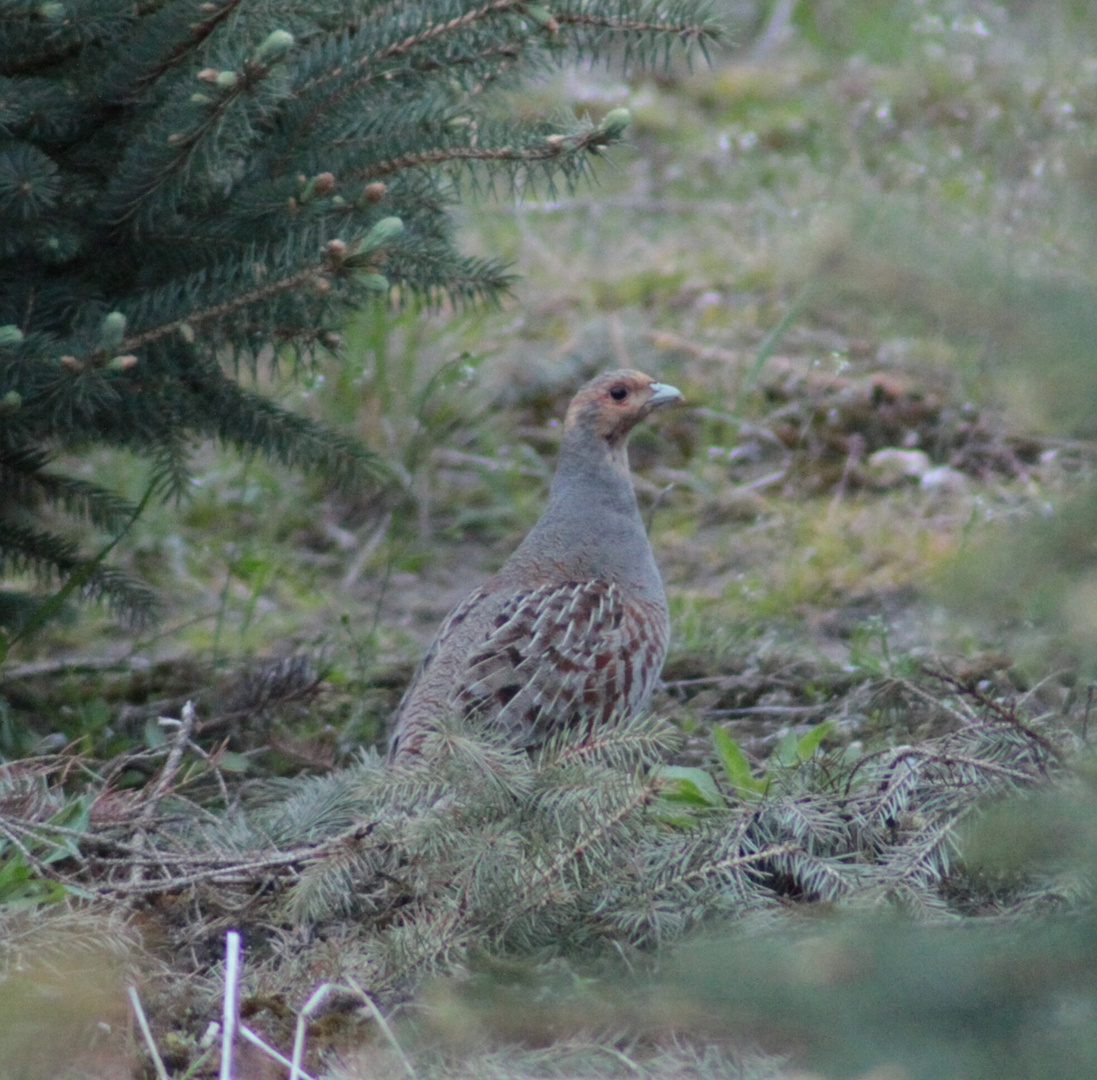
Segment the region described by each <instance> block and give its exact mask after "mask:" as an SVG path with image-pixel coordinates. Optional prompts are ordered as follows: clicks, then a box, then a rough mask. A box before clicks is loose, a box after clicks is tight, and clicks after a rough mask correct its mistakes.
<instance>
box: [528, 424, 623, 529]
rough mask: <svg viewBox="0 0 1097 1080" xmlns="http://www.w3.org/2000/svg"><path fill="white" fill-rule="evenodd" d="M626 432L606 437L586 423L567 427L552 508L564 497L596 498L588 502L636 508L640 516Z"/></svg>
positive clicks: (554, 480)
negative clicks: (586, 425)
mask: <svg viewBox="0 0 1097 1080" xmlns="http://www.w3.org/2000/svg"><path fill="white" fill-rule="evenodd" d="M627 443H628V439H627V435H625V436H621V437H619V438H616V439H612V440H611V439H607V438H605V437H604V436H602V435H599V434H598V433H597V432H595V431H591V430H590V429H589V428H586V427H578V426H577V427H572V428H565V429H564V437H563V439H562V440H561V442H560V453H559V455H558V457H557V459H556V474H555V475H554V476H553V478H552V487H551V488H550V490H549V508H550V509H551V508H552V505H553V503H554V502H561V501H564V500H565V499H566V500H567V502H569V503H573V502H576V501H577V497H578V496H583V497H584V498H583V499H582V501H584V502H586V501H587V500H588V499H593V500H594V501H593V502H589V503H588V506H590V507H592V508H597V507H601V506H605V505H607V503H608V505H609V506H610V508H611V509H613V510H615V511H618V512H623V513H629V512H633V513H635V514H636V515H637V519H639V510H638V509H637V506H636V494H635V493H634V492H633V490H632V474H631V473H630V472H629V467H628V446H627Z"/></svg>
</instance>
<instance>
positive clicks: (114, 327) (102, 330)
mask: <svg viewBox="0 0 1097 1080" xmlns="http://www.w3.org/2000/svg"><path fill="white" fill-rule="evenodd" d="M125 336H126V317H125V315H123V314H122V312H120V311H112V312H111V313H110V314H109V315H108V316H107V317H106V318H105V319H103V321H102V322H101V323H100V324H99V348H101V349H103V350H105V351H107V352H110V351H111V350H112V349H117V348H118V346H119V345H121V344H122V338H124V337H125Z"/></svg>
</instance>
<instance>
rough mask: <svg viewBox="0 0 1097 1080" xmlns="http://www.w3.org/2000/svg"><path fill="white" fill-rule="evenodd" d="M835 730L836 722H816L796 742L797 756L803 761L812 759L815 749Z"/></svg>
mask: <svg viewBox="0 0 1097 1080" xmlns="http://www.w3.org/2000/svg"><path fill="white" fill-rule="evenodd" d="M833 730H834V724H833V723H831V721H830V720H824V721H823V722H822V723H820V724H816V725H815V727H813V728H812V729H811V731H809V732H808V733H807V734H806V735H805V736H804V737H803V738H801V739H800V740H799V741H798V742H797V743H796V756H797V757H798V758H799V759H800V760H801V761H808V760H810V759H811V758H812V757H813V756H814V754H815V751H816V750H818V749H819V745H820V744H821V743H822V741H823V740H824V739H825V738H826V737H827V736H828V735H829V734H830V733H831V732H832V731H833Z"/></svg>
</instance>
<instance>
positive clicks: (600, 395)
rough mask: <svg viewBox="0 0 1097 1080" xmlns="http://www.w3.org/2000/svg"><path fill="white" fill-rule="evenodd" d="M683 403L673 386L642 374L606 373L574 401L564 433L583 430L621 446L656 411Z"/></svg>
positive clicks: (566, 419)
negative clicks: (578, 429)
mask: <svg viewBox="0 0 1097 1080" xmlns="http://www.w3.org/2000/svg"><path fill="white" fill-rule="evenodd" d="M681 400H682V395H681V393H680V392H679V391H678V390H676V389H675V388H674V387H673V386H669V385H668V384H666V383H660V382H656V381H655V380H654V379H653V378H652V377H651V376H650V375H645V374H644V373H643V372H642V371H632V370H629V369H627V368H626V369H625V370H622V371H607V372H605V373H603V374H602V375H598V376H596V377H595V378H593V379H591V380H590V382H588V383H587V384H586V385H585V386H583V387H582V388H581V389H580V390H579V392H578V393H577V394H576V395H575V397H573V398H572V399H571V404H570V405H569V406H568V411H567V415H566V416H565V418H564V431H565V432H567V431H570V430H572V429H575V428H580V429H583V430H585V431H588V432H590V433H592V434H595V435H597V436H599V437H600V438H603V439H605V440H606V441H607V442H608V443H610V445H611V446H612V445H622V444H623V443H624V441H625V440H626V439H627V438H628V434H629V432H630V431H631V430H632V429H633V428H634V427H635V426H636V425H637V424H638V423H639V422H640V421H641V420H643V419H644V417H645V416H647V415H648V414H649V413H651V412H652V411H653V410H655V409H658V408H660V407H662V406H663V405H673V404H676V403H677V402H680V401H681Z"/></svg>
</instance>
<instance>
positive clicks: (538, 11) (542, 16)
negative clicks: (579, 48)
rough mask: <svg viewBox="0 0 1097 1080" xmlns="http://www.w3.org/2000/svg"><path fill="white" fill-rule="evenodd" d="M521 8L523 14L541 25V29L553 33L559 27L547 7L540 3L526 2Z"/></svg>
mask: <svg viewBox="0 0 1097 1080" xmlns="http://www.w3.org/2000/svg"><path fill="white" fill-rule="evenodd" d="M522 10H523V12H524V14H525V15H526V16H527V17H528V18H529V19H530V20H531V21H533V22H535V23H536V24H537V25H538V26H539V27H541V29H542V30H547V31H548V32H549V33H550V34H555V33H556V32H557V31H558V30H559V29H560V24H559V23H558V22H557V21H556V19H555V18H554V17H553V14H552V12H551V11H549V10H548V8H543V7H541V5H540V4H526V5H525V6H524V8H523V9H522Z"/></svg>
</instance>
